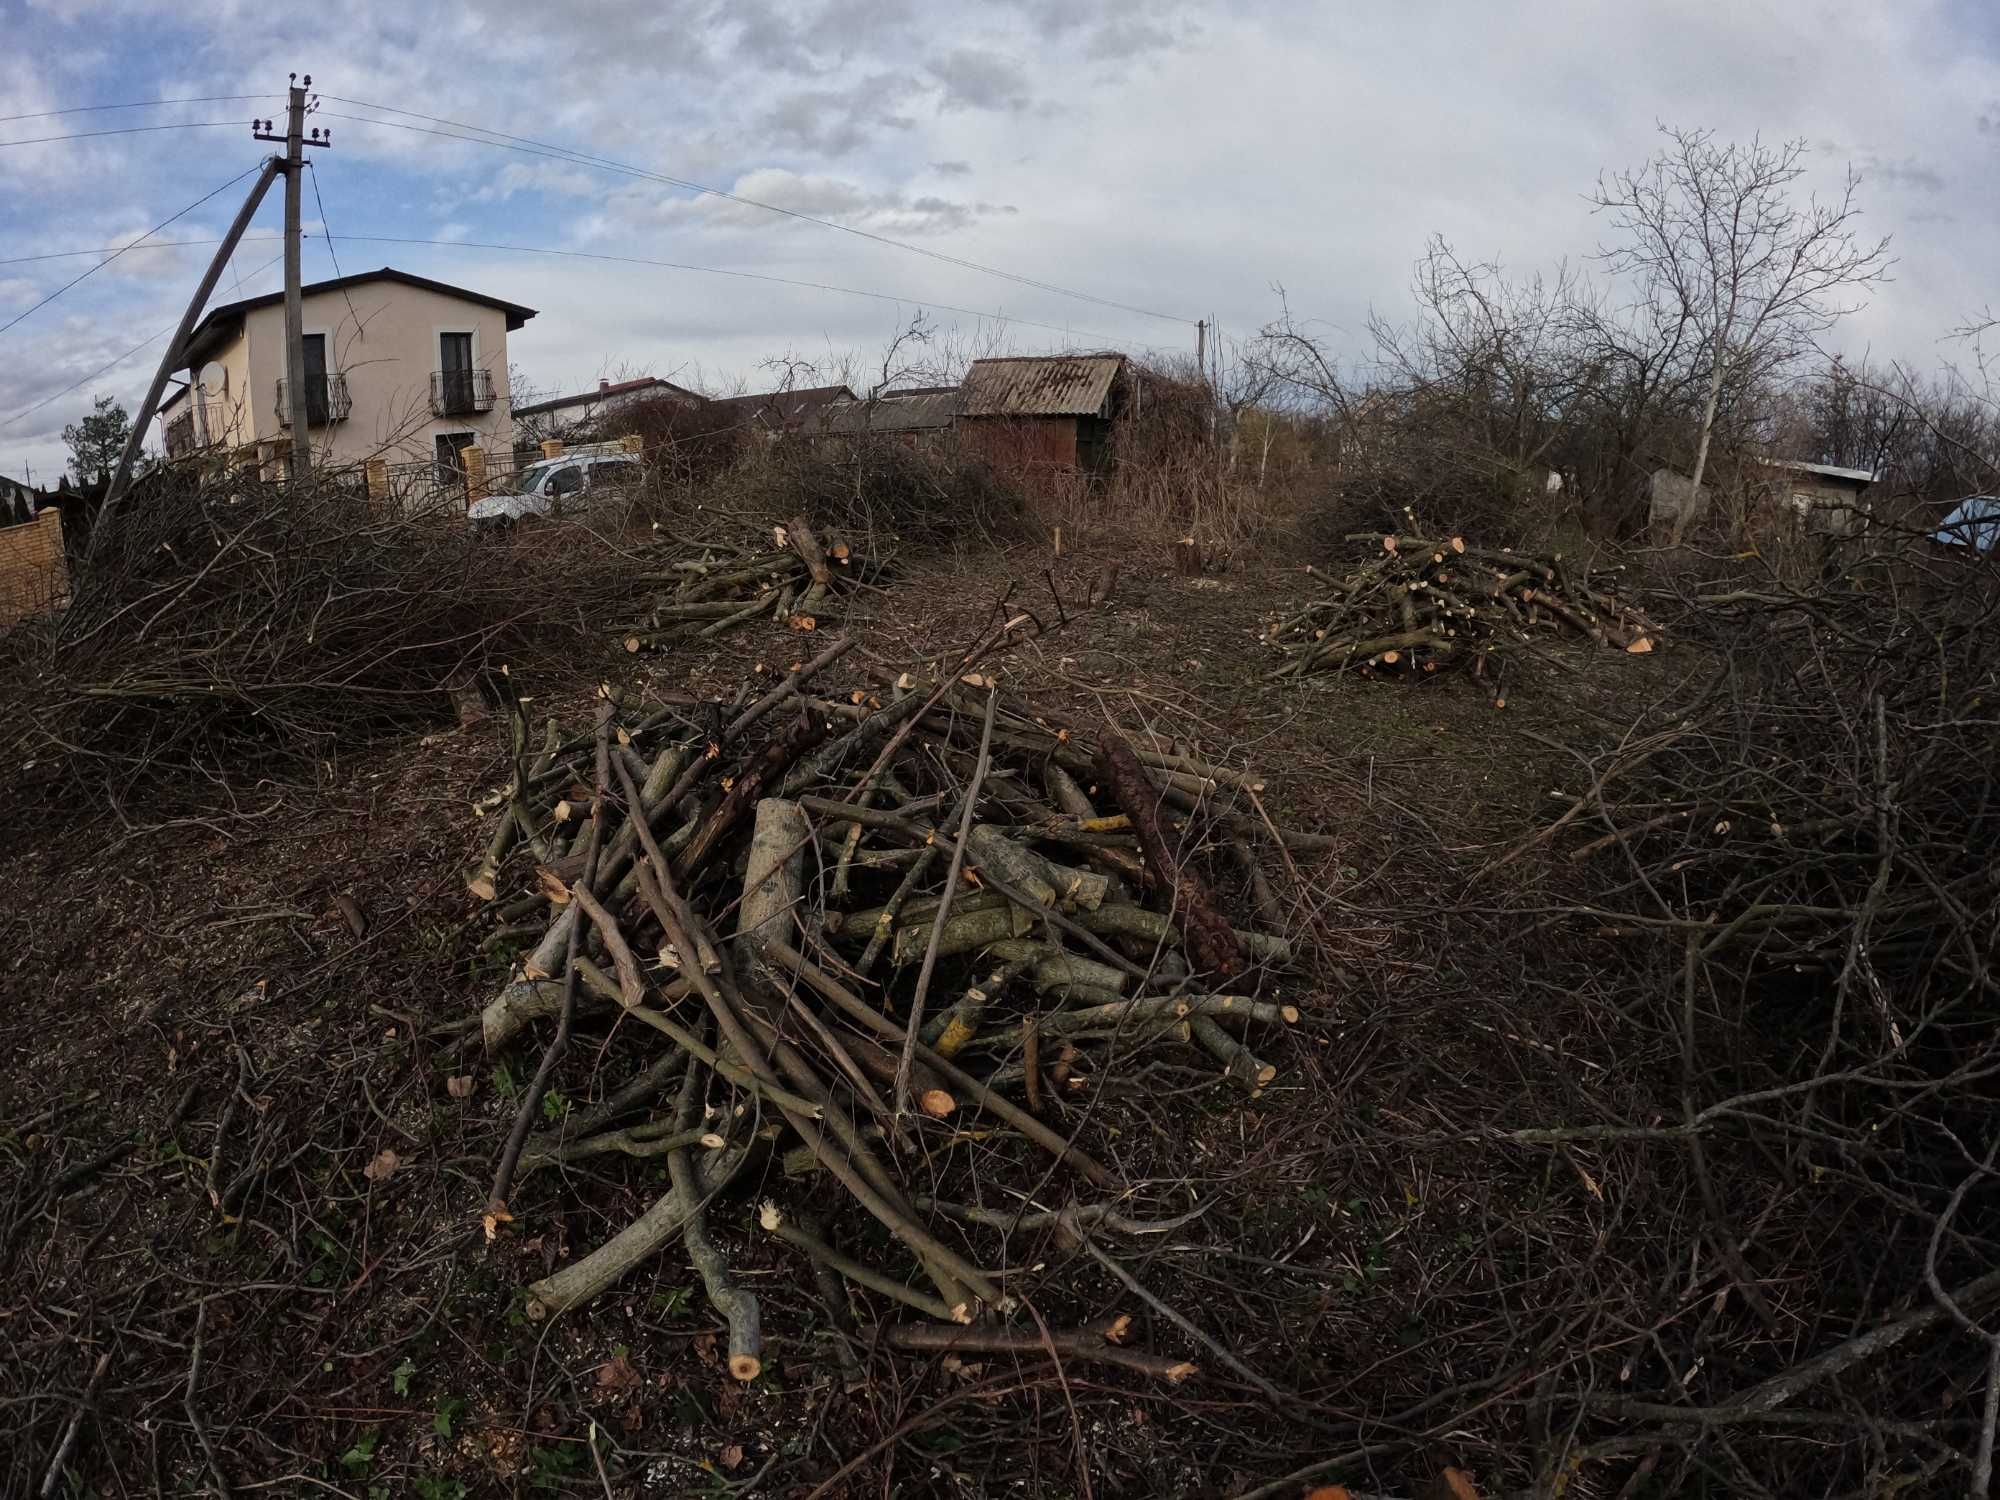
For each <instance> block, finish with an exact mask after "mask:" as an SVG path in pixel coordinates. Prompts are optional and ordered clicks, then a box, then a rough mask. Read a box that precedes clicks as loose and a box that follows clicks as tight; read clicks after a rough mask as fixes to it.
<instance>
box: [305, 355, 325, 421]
mask: <svg viewBox="0 0 2000 1500" xmlns="http://www.w3.org/2000/svg"><path fill="white" fill-rule="evenodd" d="M305 346H306V424H307V425H308V426H310V427H324V426H325V425H326V419H327V413H328V411H329V409H330V404H329V402H328V400H327V380H326V335H325V334H323V333H309V334H307V335H306V337H305Z"/></svg>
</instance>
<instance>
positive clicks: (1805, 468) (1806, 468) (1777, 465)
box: [1770, 458, 1875, 484]
mask: <svg viewBox="0 0 2000 1500" xmlns="http://www.w3.org/2000/svg"><path fill="white" fill-rule="evenodd" d="M1770 466H1771V467H1772V468H1774V469H1789V470H1790V471H1791V472H1792V473H1794V474H1817V475H1819V476H1820V477H1821V478H1822V479H1846V480H1851V481H1852V482H1854V483H1855V484H1873V483H1874V482H1875V471H1874V470H1873V469H1842V468H1836V467H1835V466H1834V465H1832V464H1808V463H1801V462H1799V461H1798V460H1797V459H1790V458H1780V459H1774V460H1772V462H1771V465H1770Z"/></svg>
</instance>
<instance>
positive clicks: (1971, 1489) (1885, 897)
mask: <svg viewBox="0 0 2000 1500" xmlns="http://www.w3.org/2000/svg"><path fill="white" fill-rule="evenodd" d="M1874 540H1875V555H1872V556H1870V555H1864V556H1862V557H1860V558H1858V559H1851V560H1850V561H1849V563H1848V567H1847V569H1846V570H1844V571H1843V572H1842V574H1840V575H1839V576H1836V577H1833V578H1830V579H1828V580H1826V581H1824V582H1822V583H1818V584H1816V585H1814V586H1810V587H1801V586H1797V585H1793V584H1788V583H1786V582H1785V581H1783V580H1781V579H1779V578H1775V577H1765V578H1761V579H1756V580H1754V581H1751V582H1749V583H1748V584H1740V583H1739V584H1736V585H1733V586H1732V585H1729V584H1716V585H1710V586H1709V587H1707V588H1706V589H1704V590H1702V591H1700V592H1699V593H1697V594H1695V595H1693V596H1691V597H1689V598H1688V599H1687V600H1686V604H1687V610H1686V614H1685V618H1684V619H1683V620H1682V621H1680V622H1679V623H1678V624H1677V631H1678V633H1679V634H1680V635H1681V637H1682V639H1683V640H1685V641H1686V642H1687V643H1688V644H1689V646H1690V647H1691V648H1696V649H1698V648H1702V647H1707V648H1711V649H1712V655H1710V656H1709V662H1710V665H1709V667H1708V668H1707V670H1706V672H1705V673H1703V674H1702V675H1701V676H1699V677H1698V678H1696V679H1695V680H1692V681H1690V682H1688V683H1686V684H1684V685H1683V686H1682V687H1681V688H1679V689H1677V691H1676V693H1675V694H1674V697H1673V699H1672V700H1671V701H1669V702H1667V703H1664V704H1661V705H1660V706H1659V707H1658V708H1657V710H1655V711H1653V712H1651V713H1648V714H1647V715H1645V716H1644V717H1642V718H1641V719H1639V720H1638V721H1637V722H1635V723H1634V724H1633V725H1632V727H1631V729H1630V730H1629V731H1628V732H1627V733H1626V734H1625V735H1624V736H1622V737H1621V738H1620V739H1619V741H1618V742H1617V743H1615V744H1613V745H1610V746H1607V747H1603V748H1600V749H1597V750H1595V751H1591V752H1582V751H1579V752H1578V753H1577V755H1576V765H1577V772H1576V775H1575V777H1574V781H1573V783H1572V784H1571V785H1570V786H1568V787H1567V788H1566V789H1565V794H1564V805H1563V807H1562V810H1561V811H1560V812H1559V813H1558V814H1556V815H1555V816H1554V817H1553V818H1552V820H1551V821H1550V823H1549V825H1548V826H1547V827H1546V828H1545V829H1544V830H1543V831H1542V833H1541V834H1539V835H1538V836H1537V837H1536V838H1535V839H1533V840H1530V841H1529V842H1528V843H1527V844H1524V845H1521V846H1517V848H1516V849H1515V850H1514V851H1513V852H1512V853H1511V854H1510V855H1508V856H1506V858H1507V859H1512V858H1514V857H1516V856H1518V855H1520V854H1524V853H1526V852H1528V851H1529V850H1530V849H1531V848H1533V847H1534V846H1535V845H1536V844H1543V843H1546V844H1550V845H1554V846H1555V847H1558V848H1562V849H1564V851H1565V853H1566V855H1567V863H1568V864H1570V865H1573V866H1574V867H1575V868H1574V874H1573V875H1572V876H1571V878H1572V879H1574V880H1575V881H1576V882H1578V883H1580V884H1582V885H1583V887H1584V889H1583V891H1582V892H1580V893H1579V896H1578V897H1577V898H1575V899H1570V900H1560V899H1559V900H1558V901H1557V902H1555V903H1548V902H1546V898H1542V899H1540V900H1538V904H1537V907H1536V908H1535V909H1534V910H1533V911H1531V912H1524V913H1523V914H1522V915H1523V918H1524V920H1525V921H1526V922H1527V923H1528V924H1529V931H1530V933H1531V934H1532V935H1533V937H1534V941H1536V942H1537V943H1542V942H1555V941H1557V940H1558V934H1559V933H1560V932H1562V931H1563V930H1565V929H1567V930H1569V931H1571V932H1574V933H1576V934H1578V935H1580V936H1582V937H1584V938H1585V939H1586V940H1588V941H1591V942H1592V943H1593V946H1594V949H1595V952H1594V956H1593V963H1594V965H1595V966H1596V967H1597V968H1598V969H1599V971H1600V972H1605V973H1614V972H1617V971H1618V970H1619V969H1620V968H1629V969H1630V970H1631V972H1632V973H1633V975H1634V977H1635V980H1636V984H1635V989H1634V993H1633V994H1632V997H1631V1001H1630V1005H1629V1008H1627V1007H1619V1008H1618V1009H1619V1012H1620V1013H1619V1017H1618V1022H1617V1024H1618V1025H1619V1026H1620V1027H1621V1028H1622V1029H1623V1030H1624V1034H1625V1035H1626V1037H1627V1042H1626V1046H1627V1047H1628V1048H1631V1049H1634V1050H1637V1049H1639V1048H1641V1047H1643V1046H1644V1043H1643V1042H1641V1041H1640V1040H1638V1037H1639V1036H1640V1035H1642V1034H1643V1032H1644V1031H1651V1032H1653V1033H1654V1035H1655V1037H1656V1038H1657V1041H1656V1042H1655V1044H1654V1053H1653V1055H1654V1057H1655V1058H1657V1059H1659V1061H1660V1062H1661V1063H1663V1064H1664V1067H1665V1070H1666V1071H1665V1074H1664V1076H1665V1077H1666V1079H1667V1080H1668V1081H1669V1085H1670V1086H1673V1085H1676V1084H1677V1085H1678V1090H1679V1093H1680V1100H1679V1109H1678V1110H1677V1111H1673V1112H1670V1113H1668V1114H1667V1115H1666V1116H1665V1118H1664V1119H1663V1118H1662V1115H1661V1113H1660V1112H1659V1110H1658V1108H1657V1106H1655V1105H1651V1104H1649V1105H1648V1106H1647V1107H1646V1108H1645V1111H1644V1113H1643V1114H1641V1115H1639V1116H1638V1117H1636V1118H1631V1119H1627V1120H1618V1119H1615V1118H1612V1119H1601V1120H1593V1121H1591V1122H1589V1123H1588V1124H1587V1125H1585V1126H1583V1127H1580V1128H1579V1129H1577V1130H1575V1131H1562V1132H1551V1133H1546V1134H1545V1136H1544V1139H1562V1140H1565V1141H1581V1140H1584V1139H1592V1138H1594V1139H1597V1140H1603V1141H1626V1142H1632V1143H1639V1149H1643V1150H1647V1151H1651V1152H1653V1153H1655V1159H1654V1160H1653V1162H1652V1163H1651V1164H1650V1166H1649V1168H1648V1169H1647V1170H1645V1171H1644V1172H1638V1171H1635V1172H1633V1173H1631V1174H1629V1176H1628V1179H1627V1180H1628V1181H1629V1182H1631V1183H1632V1184H1633V1185H1634V1186H1633V1188H1632V1190H1631V1191H1633V1192H1634V1193H1636V1192H1638V1191H1640V1189H1639V1184H1640V1183H1641V1182H1644V1183H1646V1184H1649V1185H1651V1184H1658V1186H1649V1188H1648V1189H1647V1191H1649V1193H1650V1196H1649V1197H1648V1198H1647V1199H1646V1200H1644V1203H1645V1206H1640V1203H1639V1202H1637V1201H1635V1202H1634V1203H1632V1204H1630V1205H1628V1206H1627V1209H1626V1212H1627V1214H1628V1215H1629V1217H1630V1219H1631V1221H1632V1222H1634V1223H1642V1224H1644V1226H1645V1230H1644V1235H1643V1245H1640V1244H1637V1243H1633V1244H1628V1245H1627V1247H1626V1248H1625V1249H1624V1250H1622V1251H1620V1250H1616V1249H1614V1250H1613V1251H1612V1252H1611V1253H1613V1254H1614V1255H1616V1256H1617V1257H1618V1260H1619V1263H1620V1264H1621V1265H1624V1266H1625V1267H1627V1269H1628V1271H1629V1273H1630V1274H1631V1275H1632V1277H1633V1280H1634V1282H1635V1284H1641V1285H1658V1284H1663V1283H1664V1282H1665V1281H1666V1280H1668V1279H1671V1278H1674V1277H1682V1276H1685V1275H1686V1274H1687V1273H1686V1270H1685V1268H1686V1267H1687V1266H1688V1265H1689V1264H1690V1263H1691V1262H1698V1263H1701V1264H1703V1265H1704V1266H1706V1267H1707V1274H1709V1275H1711V1276H1714V1277H1716V1278H1717V1279H1719V1280H1720V1282H1721V1284H1722V1287H1723V1290H1724V1292H1727V1293H1730V1296H1729V1297H1728V1298H1727V1301H1728V1303H1729V1306H1728V1308H1727V1310H1726V1311H1724V1300H1725V1299H1724V1296H1723V1294H1722V1293H1717V1294H1716V1297H1715V1302H1714V1311H1712V1312H1710V1313H1707V1314H1705V1315H1704V1317H1705V1321H1704V1324H1703V1327H1702V1330H1701V1332H1700V1334H1699V1335H1698V1336H1696V1337H1695V1338H1693V1339H1692V1340H1687V1339H1683V1340H1681V1341H1679V1342H1676V1341H1675V1339H1676V1336H1674V1335H1668V1340H1669V1341H1668V1343H1667V1344H1666V1345H1665V1346H1663V1357H1665V1358H1667V1359H1668V1360H1669V1361H1670V1362H1671V1360H1672V1359H1673V1358H1676V1357H1681V1356H1685V1355H1687V1354H1688V1352H1689V1351H1690V1350H1691V1349H1695V1348H1698V1349H1699V1353H1700V1358H1701V1360H1702V1362H1703V1363H1704V1364H1705V1370H1704V1378H1703V1380H1702V1382H1701V1384H1700V1386H1699V1387H1698V1388H1691V1387H1690V1385H1689V1384H1688V1383H1686V1382H1685V1381H1684V1380H1683V1379H1682V1378H1681V1376H1680V1373H1679V1371H1680V1369H1681V1368H1682V1367H1681V1366H1670V1367H1669V1368H1662V1367H1660V1366H1658V1365H1655V1366H1653V1367H1651V1368H1650V1369H1648V1368H1646V1367H1645V1366H1644V1364H1643V1362H1640V1368H1641V1371H1642V1373H1641V1374H1639V1375H1638V1377H1637V1378H1634V1375H1633V1370H1634V1363H1633V1362H1632V1361H1631V1357H1630V1356H1629V1355H1625V1354H1622V1353H1619V1354H1606V1355H1605V1356H1604V1357H1603V1358H1601V1359H1598V1360H1596V1361H1595V1362H1593V1363H1592V1364H1591V1365H1590V1366H1588V1367H1587V1368H1585V1369H1583V1370H1580V1371H1579V1375H1578V1381H1577V1385H1578V1389H1579V1391H1580V1392H1582V1394H1575V1393H1572V1394H1566V1395H1564V1396H1562V1397H1560V1398H1552V1400H1551V1409H1552V1410H1557V1409H1560V1408H1561V1406H1562V1405H1563V1404H1564V1403H1567V1402H1569V1401H1571V1400H1574V1401H1575V1403H1576V1405H1575V1411H1576V1413H1577V1414H1578V1416H1577V1421H1578V1430H1579V1439H1580V1440H1581V1441H1586V1442H1587V1441H1588V1440H1589V1439H1590V1438H1591V1436H1592V1435H1593V1424H1601V1425H1596V1426H1595V1435H1596V1436H1597V1438H1598V1439H1600V1442H1599V1451H1602V1452H1604V1453H1606V1454H1609V1453H1610V1452H1612V1451H1613V1450H1614V1449H1616V1450H1617V1451H1619V1452H1620V1453H1622V1454H1624V1455H1628V1456H1629V1455H1635V1454H1638V1453H1644V1454H1646V1455H1647V1457H1646V1459H1645V1469H1646V1470H1651V1469H1654V1468H1657V1469H1658V1473H1657V1474H1656V1475H1655V1476H1654V1478H1653V1483H1655V1484H1658V1485H1659V1486H1661V1488H1662V1490H1663V1492H1678V1491H1680V1490H1681V1489H1684V1488H1687V1487H1689V1486H1699V1485H1707V1484H1711V1483H1719V1484H1721V1485H1722V1487H1723V1488H1725V1489H1727V1490H1728V1491H1729V1492H1730V1493H1732V1494H1750V1493H1759V1492H1762V1493H1795V1494H1802V1493H1813V1494H1834V1493H1844V1492H1859V1491H1860V1490H1865V1489H1866V1488H1867V1487H1868V1485H1869V1484H1870V1483H1872V1482H1873V1480H1872V1479H1871V1476H1880V1475H1884V1474H1906V1475H1927V1476H1929V1478H1928V1479H1925V1480H1923V1481H1921V1483H1920V1485H1919V1487H1924V1488H1930V1489H1933V1490H1935V1491H1936V1492H1939V1493H1971V1494H1984V1493H1985V1492H1986V1490H1987V1487H1988V1481H1989V1478H1990V1474H1991V1469H1992V1457H1993V1451H1994V1440H1995V1427H1996V1421H2000V1274H1996V1273H1995V1272H1994V1270H1993V1266H1994V1264H1995V1260H1996V1256H2000V1194H1996V1191H1995V1183H1996V1180H2000V1179H1996V1174H1995V1162H1996V1160H2000V1128H1996V1125H1995V1121H1996V1119H2000V1113H1997V1112H1996V1110H1997V1109H2000V1093H1996V1089H1995V1084H1994V1080H1995V1078H1996V1077H2000V1028H1997V1027H1996V1025H1995V1022H1996V1020H2000V878H1996V873H1995V864H1994V850H1995V849H1996V848H2000V730H1996V727H1995V720H1994V714H1993V705H1994V704H1995V703H1996V702H2000V573H1996V571H1995V569H1994V567H1993V565H1992V561H1991V559H1984V558H1981V557H1980V556H1979V555H1978V554H1976V553H1974V552H1972V550H1971V549H1969V548H1965V549H1957V551H1956V552H1953V551H1951V550H1950V549H1942V548H1937V547H1934V546H1932V545H1931V543H1930V541H1929V539H1928V538H1927V537H1920V538H1914V539H1910V545H1909V546H1908V547H1907V549H1906V550H1905V551H1904V553H1903V554H1902V555H1900V556H1895V555H1889V554H1888V541H1889V539H1888V538H1881V539H1874ZM1503 862H1504V860H1503ZM1558 868H1559V869H1560V868H1561V867H1560V866H1559V867H1558ZM1681 1163H1684V1164H1685V1170H1686V1177H1685V1178H1683V1177H1682V1176H1681V1175H1680V1172H1679V1170H1678V1167H1679V1165H1680V1164H1681ZM1689 1188H1691V1189H1692V1191H1689V1190H1688V1189H1689ZM1676 1220H1679V1221H1680V1222H1679V1223H1678V1224H1676V1222H1675V1221H1676ZM1695 1295H1696V1294H1695V1290H1694V1289H1693V1288H1692V1287H1691V1288H1690V1289H1689V1293H1688V1296H1689V1303H1690V1305H1692V1304H1693V1302H1694V1300H1695ZM1641 1307H1644V1308H1645V1309H1646V1310H1645V1311H1643V1312H1642V1311H1641V1310H1640V1309H1641ZM1780 1309H1782V1311H1780ZM1617 1316H1618V1317H1619V1318H1620V1319H1621V1324H1622V1326H1626V1327H1629V1326H1632V1324H1631V1322H1630V1321H1625V1320H1632V1319H1637V1318H1642V1317H1652V1316H1655V1313H1654V1312H1653V1311H1652V1308H1651V1304H1645V1303H1641V1304H1635V1305H1634V1306H1633V1307H1630V1308H1627V1309H1624V1310H1622V1311H1621V1312H1619V1313H1618V1314H1617ZM1671 1321H1672V1319H1671V1318H1662V1319H1661V1327H1662V1328H1664V1327H1665V1326H1666V1324H1667V1323H1669V1322H1671ZM1780 1328H1782V1334H1781V1335H1778V1334H1777V1333H1776V1330H1778V1329H1780ZM1656 1335H1657V1330H1656ZM1665 1351H1671V1352H1670V1353H1666V1352H1665ZM1621 1362H1622V1363H1621ZM1607 1382H1610V1383H1614V1384H1616V1385H1617V1388H1618V1392H1619V1394H1618V1396H1617V1398H1615V1400H1613V1401H1610V1402H1605V1401H1604V1400H1603V1398H1602V1396H1601V1392H1602V1391H1603V1390H1604V1389H1605V1388H1606V1383H1607ZM1562 1420H1564V1421H1568V1420H1569V1416H1568V1415H1567V1414H1565V1415H1564V1416H1563V1417H1562ZM1808 1434H1809V1436H1808ZM1930 1479H1935V1481H1936V1483H1935V1484H1931V1483H1930ZM1634 1482H1635V1483H1636V1482H1637V1481H1634ZM1605 1483H1606V1487H1607V1488H1608V1487H1609V1485H1610V1484H1612V1483H1615V1476H1611V1477H1608V1478H1607V1479H1606V1482H1605ZM1628 1488H1630V1486H1629V1485H1628Z"/></svg>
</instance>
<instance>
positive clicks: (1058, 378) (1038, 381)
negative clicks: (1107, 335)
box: [960, 354, 1125, 417]
mask: <svg viewBox="0 0 2000 1500" xmlns="http://www.w3.org/2000/svg"><path fill="white" fill-rule="evenodd" d="M1124 367H1125V356H1124V355H1122V354H1067V355H1056V356H1053V357H1048V358H1043V357H1028V358H1011V359H976V360H974V361H973V362H972V368H971V369H970V370H968V371H967V372H966V376H965V383H964V385H962V386H961V387H960V390H961V391H962V392H963V393H964V397H965V405H964V414H965V415H966V416H968V417H1100V416H1104V415H1106V407H1107V405H1108V403H1109V402H1110V400H1111V387H1112V384H1113V382H1115V381H1116V380H1117V379H1118V372H1119V371H1120V370H1121V369H1123V368H1124Z"/></svg>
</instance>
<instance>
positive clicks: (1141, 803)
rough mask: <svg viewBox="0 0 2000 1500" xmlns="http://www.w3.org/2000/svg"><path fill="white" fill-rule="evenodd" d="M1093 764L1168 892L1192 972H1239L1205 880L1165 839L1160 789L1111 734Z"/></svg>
mask: <svg viewBox="0 0 2000 1500" xmlns="http://www.w3.org/2000/svg"><path fill="white" fill-rule="evenodd" d="M1097 766H1098V772H1099V774H1100V775H1101V776H1102V777H1103V779H1104V782H1105V784H1106V785H1107V786H1109V787H1110V788H1111V795H1112V797H1113V798H1114V799H1115V800H1116V801H1117V803H1118V806H1119V807H1120V808H1122V809H1123V810H1124V812H1125V815H1126V816H1127V817H1129V818H1130V819H1131V820H1132V827H1133V830H1134V831H1135V832H1136V833H1137V834H1138V835H1139V849H1140V852H1141V853H1143V854H1144V855H1145V856H1146V864H1147V865H1148V866H1149V867H1150V868H1151V870H1152V872H1153V874H1154V876H1155V878H1157V879H1158V881H1159V882H1160V888H1161V889H1162V890H1166V891H1171V892H1172V893H1173V909H1174V918H1175V920H1176V921H1177V922H1178V923H1179V924H1180V929H1181V933H1182V935H1183V936H1184V937H1185V938H1186V940H1187V956H1188V963H1189V964H1190V965H1191V966H1192V967H1193V969H1194V971H1195V972H1196V973H1197V974H1213V975H1216V976H1218V977H1221V978H1224V979H1227V978H1230V977H1231V976H1233V975H1236V974H1240V973H1242V972H1243V967H1244V965H1243V950H1242V948H1241V947H1240V946H1239V945H1238V943H1237V941H1236V933H1235V931H1234V930H1233V929H1232V928H1231V927H1230V925H1229V919H1228V918H1227V917H1225V916H1223V914H1222V909H1221V907H1220V906H1219V905H1218V904H1217V902H1216V899H1215V893H1214V892H1213V891H1211V890H1210V889H1209V888H1208V882H1207V881H1205V880H1203V879H1202V878H1201V876H1200V875H1199V874H1198V873H1196V872H1195V871H1194V870H1191V869H1189V868H1188V867H1187V866H1186V865H1185V864H1183V863H1182V862H1181V861H1180V859H1179V858H1178V857H1176V855H1175V853H1174V849H1173V847H1172V846H1171V845H1170V844H1169V843H1168V842H1167V834H1166V828H1165V827H1164V825H1163V823H1162V821H1161V818H1160V800H1161V799H1160V792H1159V790H1158V788H1156V787H1155V786H1154V785H1153V783H1152V780H1151V779H1150V778H1149V777H1148V776H1147V774H1146V770H1145V768H1144V767H1143V766H1141V765H1140V764H1139V759H1138V757H1137V756H1135V755H1134V754H1133V753H1132V747H1131V746H1130V745H1128V744H1127V743H1126V742H1125V741H1124V740H1123V739H1121V738H1119V737H1118V736H1117V735H1115V734H1107V735H1106V736H1105V737H1104V741H1103V743H1102V744H1101V745H1100V746H1099V747H1098V752H1097Z"/></svg>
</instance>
